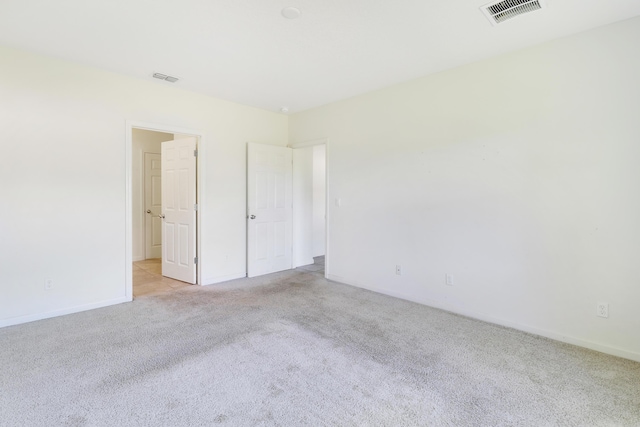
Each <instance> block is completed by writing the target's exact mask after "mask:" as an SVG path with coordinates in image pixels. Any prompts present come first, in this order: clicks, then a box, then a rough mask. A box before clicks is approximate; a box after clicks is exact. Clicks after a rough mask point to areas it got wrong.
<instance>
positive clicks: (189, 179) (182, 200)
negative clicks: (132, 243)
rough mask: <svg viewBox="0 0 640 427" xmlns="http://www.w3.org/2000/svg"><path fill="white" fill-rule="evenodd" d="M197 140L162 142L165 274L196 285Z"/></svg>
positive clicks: (163, 259)
mask: <svg viewBox="0 0 640 427" xmlns="http://www.w3.org/2000/svg"><path fill="white" fill-rule="evenodd" d="M195 150H196V138H184V139H176V140H174V141H167V142H163V143H162V150H161V152H162V215H163V216H164V218H163V219H162V221H163V226H162V275H163V276H167V277H171V278H172V279H176V280H181V281H183V282H188V283H193V284H195V283H196V262H195V257H196V210H197V206H196V154H195Z"/></svg>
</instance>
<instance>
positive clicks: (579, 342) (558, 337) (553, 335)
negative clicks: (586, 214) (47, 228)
mask: <svg viewBox="0 0 640 427" xmlns="http://www.w3.org/2000/svg"><path fill="white" fill-rule="evenodd" d="M327 279H329V280H331V281H334V282H338V283H342V284H344V285H349V286H355V287H356V288H362V289H366V290H369V291H373V292H377V293H379V294H384V295H388V296H390V297H394V298H399V299H403V300H407V301H411V302H416V303H418V304H422V305H427V306H429V307H433V308H438V309H440V310H444V311H448V312H450V313H455V314H460V315H462V316H466V317H470V318H473V319H476V320H481V321H483V322H488V323H493V324H495V325H500V326H505V327H507V328H511V329H517V330H519V331H522V332H527V333H529V334H533V335H539V336H541V337H545V338H550V339H552V340H555V341H560V342H564V343H567V344H572V345H576V346H578V347H584V348H588V349H590V350H595V351H599V352H601V353H606V354H610V355H612V356H617V357H622V358H625V359H629V360H634V361H636V362H640V353H634V352H632V351H628V350H624V349H621V348H617V347H612V346H608V345H604V344H599V343H595V342H593V341H588V340H584V339H581V338H576V337H572V336H568V335H564V334H561V333H558V332H553V331H548V330H546V329H539V328H536V327H533V326H529V325H523V324H521V323H517V322H511V321H509V320H505V319H501V318H498V317H493V316H490V315H488V314H484V313H479V312H476V311H473V310H469V309H467V308H463V307H459V306H455V305H452V304H447V303H444V302H441V301H435V300H431V299H428V298H419V297H418V298H416V297H415V296H411V295H405V294H402V293H400V292H393V291H389V290H386V289H380V288H376V287H372V286H366V285H363V284H361V283H358V282H357V281H355V280H351V279H347V278H345V277H341V276H336V275H334V274H331V275H329V276H328V277H327Z"/></svg>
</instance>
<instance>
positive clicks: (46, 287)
mask: <svg viewBox="0 0 640 427" xmlns="http://www.w3.org/2000/svg"><path fill="white" fill-rule="evenodd" d="M51 289H53V279H45V280H44V290H45V291H50V290H51Z"/></svg>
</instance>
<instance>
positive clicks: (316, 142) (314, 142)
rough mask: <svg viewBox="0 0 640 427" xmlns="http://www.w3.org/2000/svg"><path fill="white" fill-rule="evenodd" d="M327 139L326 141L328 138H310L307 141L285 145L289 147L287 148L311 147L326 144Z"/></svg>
mask: <svg viewBox="0 0 640 427" xmlns="http://www.w3.org/2000/svg"><path fill="white" fill-rule="evenodd" d="M327 141H328V138H318V139H312V140H309V141H301V142H295V143H293V144H289V145H287V147H289V148H306V147H313V146H314V145H322V144H326V143H327Z"/></svg>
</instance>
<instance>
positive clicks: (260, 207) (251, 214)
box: [247, 139, 328, 277]
mask: <svg viewBox="0 0 640 427" xmlns="http://www.w3.org/2000/svg"><path fill="white" fill-rule="evenodd" d="M327 197H328V196H327V140H326V139H322V140H318V141H311V142H305V143H300V144H294V145H292V146H290V147H280V146H272V145H263V144H252V143H249V144H247V275H248V276H249V277H254V276H259V275H263V274H268V273H272V272H276V271H281V270H289V269H293V268H297V267H302V266H306V267H305V270H306V271H312V270H313V271H314V272H316V273H318V274H322V275H323V276H324V277H327V274H328V273H327V271H328V268H327V266H328V262H327V258H328V257H327V253H326V252H327V249H326V248H327V241H328V226H327V224H328V221H327V219H328V218H327Z"/></svg>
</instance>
